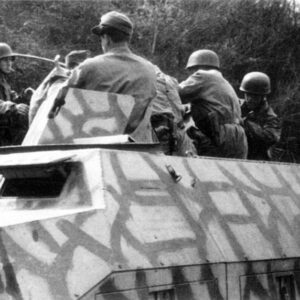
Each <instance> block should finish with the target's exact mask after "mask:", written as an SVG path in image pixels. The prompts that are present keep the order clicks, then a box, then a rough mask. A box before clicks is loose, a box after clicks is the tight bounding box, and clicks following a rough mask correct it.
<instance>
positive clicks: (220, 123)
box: [179, 69, 247, 158]
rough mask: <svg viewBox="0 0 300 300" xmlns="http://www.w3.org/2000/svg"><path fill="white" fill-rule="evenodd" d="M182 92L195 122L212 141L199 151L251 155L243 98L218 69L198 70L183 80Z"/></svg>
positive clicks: (216, 153)
mask: <svg viewBox="0 0 300 300" xmlns="http://www.w3.org/2000/svg"><path fill="white" fill-rule="evenodd" d="M179 93H180V96H181V99H182V101H183V102H191V113H192V117H193V120H194V122H195V125H196V126H197V127H198V128H199V130H200V131H201V132H202V133H204V135H205V136H207V137H208V138H209V139H210V141H211V142H210V143H209V144H210V145H209V146H208V147H207V148H206V149H207V151H202V150H201V149H199V151H198V152H200V153H199V154H201V155H207V156H218V157H230V158H246V157H247V139H246V135H245V132H244V129H243V127H242V126H241V125H240V124H241V109H240V106H239V100H238V97H237V95H236V93H235V91H234V89H233V88H232V86H231V85H230V84H229V83H228V81H227V80H225V79H224V78H223V76H222V74H221V72H219V71H218V70H214V69H212V70H198V71H197V72H195V73H194V74H192V75H191V76H190V77H189V78H188V79H187V80H185V81H183V82H182V83H180V90H179ZM200 146H201V145H200ZM201 151H202V152H201Z"/></svg>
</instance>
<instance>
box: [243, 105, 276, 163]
mask: <svg viewBox="0 0 300 300" xmlns="http://www.w3.org/2000/svg"><path fill="white" fill-rule="evenodd" d="M242 117H243V119H244V127H245V131H246V135H247V139H248V147H249V151H248V158H249V159H256V160H268V159H269V158H268V154H267V151H268V149H269V148H270V147H271V146H272V145H273V144H275V143H277V142H278V141H279V139H280V131H281V130H280V120H279V118H278V117H277V115H276V114H275V113H274V111H273V109H272V108H271V107H270V106H269V104H268V103H267V102H266V101H265V102H263V104H262V105H261V106H260V107H259V109H258V110H256V111H249V110H248V109H247V106H246V103H245V102H244V103H243V104H242Z"/></svg>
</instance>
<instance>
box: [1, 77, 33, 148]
mask: <svg viewBox="0 0 300 300" xmlns="http://www.w3.org/2000/svg"><path fill="white" fill-rule="evenodd" d="M13 93H15V92H13V91H12V90H11V87H10V85H9V83H8V82H7V80H6V75H4V74H2V73H0V146H8V145H18V144H21V142H22V140H23V138H24V136H25V134H26V132H27V129H28V124H27V119H24V118H21V117H20V116H18V115H17V114H16V113H15V108H14V107H15V103H13V102H12V100H13ZM12 111H13V113H12Z"/></svg>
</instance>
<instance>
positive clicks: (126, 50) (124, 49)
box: [107, 46, 131, 54]
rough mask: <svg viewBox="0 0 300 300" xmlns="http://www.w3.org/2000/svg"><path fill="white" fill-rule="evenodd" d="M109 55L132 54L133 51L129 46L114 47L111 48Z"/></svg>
mask: <svg viewBox="0 0 300 300" xmlns="http://www.w3.org/2000/svg"><path fill="white" fill-rule="evenodd" d="M108 53H114V54H118V53H131V50H130V49H129V47H128V46H120V47H114V48H111V49H109V50H108V51H107V54H108Z"/></svg>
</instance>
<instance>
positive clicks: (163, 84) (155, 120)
mask: <svg viewBox="0 0 300 300" xmlns="http://www.w3.org/2000/svg"><path fill="white" fill-rule="evenodd" d="M155 69H156V76H157V95H156V97H155V99H154V100H153V102H152V105H151V110H152V113H151V124H152V127H153V129H154V131H155V133H156V135H157V138H158V140H159V142H160V143H161V144H162V145H163V148H164V149H163V150H164V153H165V154H167V155H179V156H186V155H196V154H197V152H196V149H195V146H194V145H193V142H192V140H191V139H190V138H189V137H188V135H187V134H186V132H185V125H184V120H183V117H184V114H185V106H184V105H183V104H182V103H181V100H180V97H179V94H178V82H177V80H176V79H175V78H173V77H171V76H168V75H166V74H164V73H163V72H162V71H161V70H160V69H159V68H158V67H157V66H156V67H155Z"/></svg>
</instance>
